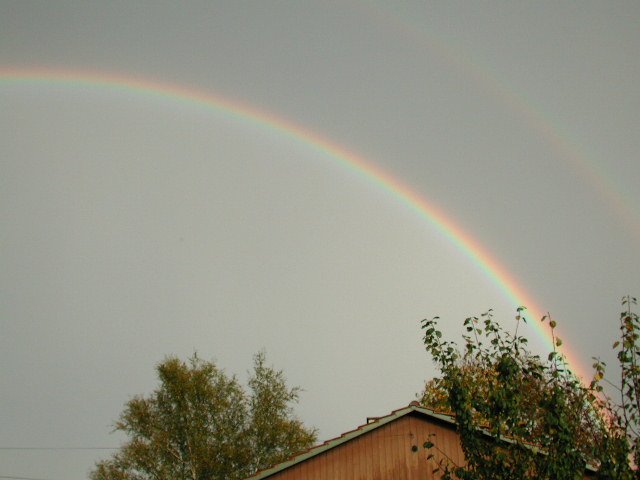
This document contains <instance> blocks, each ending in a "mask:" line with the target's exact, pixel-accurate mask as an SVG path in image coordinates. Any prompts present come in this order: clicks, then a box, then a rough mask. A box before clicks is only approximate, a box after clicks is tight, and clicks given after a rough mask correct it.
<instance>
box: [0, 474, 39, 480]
mask: <svg viewBox="0 0 640 480" xmlns="http://www.w3.org/2000/svg"><path fill="white" fill-rule="evenodd" d="M0 478H7V479H10V480H47V479H46V478H33V477H12V476H11V475H0Z"/></svg>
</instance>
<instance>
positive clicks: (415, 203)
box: [0, 68, 588, 379]
mask: <svg viewBox="0 0 640 480" xmlns="http://www.w3.org/2000/svg"><path fill="white" fill-rule="evenodd" d="M13 83H17V84H21V85H24V84H32V85H34V86H38V85H51V84H56V85H63V86H68V87H69V88H76V87H79V86H84V87H92V88H98V89H108V90H114V91H122V92H134V93H137V94H140V95H145V96H148V97H161V98H173V99H175V100H180V101H183V102H190V103H194V104H198V105H200V106H206V107H208V108H212V109H215V110H218V111H223V112H225V113H227V114H230V115H232V116H234V117H238V118H242V119H245V120H248V121H250V122H253V123H255V124H257V125H260V126H262V127H263V128H266V129H268V130H271V131H273V132H274V133H277V134H279V135H283V136H285V137H288V138H290V139H292V140H294V141H297V142H302V143H304V144H305V145H307V146H308V147H311V148H313V149H315V150H317V151H320V152H322V153H323V154H325V155H326V156H327V157H328V158H330V159H332V160H333V161H335V162H338V163H339V164H340V165H342V166H343V167H344V168H346V169H349V170H352V171H354V172H357V173H358V174H360V175H362V176H364V177H365V178H367V179H368V180H369V181H370V182H371V183H373V184H374V185H376V186H378V187H379V188H381V189H383V190H385V191H387V192H388V193H389V194H390V195H391V196H392V197H394V198H395V199H396V200H397V201H399V202H401V203H403V204H404V205H405V206H406V208H409V209H410V210H412V211H413V212H414V213H415V214H416V215H417V216H418V217H419V218H422V219H424V220H426V221H427V222H429V223H430V224H431V225H432V226H433V227H435V228H436V230H437V231H438V232H439V233H440V234H441V235H443V236H444V237H445V238H446V239H447V240H448V241H449V242H451V243H453V244H454V245H455V246H456V247H457V248H458V249H459V250H460V251H461V252H462V253H463V254H464V255H465V256H467V257H468V258H469V259H470V260H471V261H472V262H473V263H474V264H475V265H477V267H478V268H479V269H480V270H481V271H482V272H483V273H484V275H485V276H486V277H487V278H488V279H490V280H491V281H492V282H493V283H494V284H495V285H496V286H497V287H498V289H499V290H501V291H502V292H503V294H504V295H505V296H506V297H507V298H508V299H509V301H510V302H512V303H513V304H514V308H515V306H517V305H526V306H527V308H528V310H529V312H530V315H529V316H530V317H531V318H532V320H534V321H532V322H531V325H533V328H534V329H535V330H536V332H537V333H538V334H539V335H540V336H541V337H542V338H543V339H544V340H545V342H546V343H547V344H548V346H549V347H551V346H552V340H551V337H550V333H549V331H548V330H547V329H546V328H545V327H544V326H543V325H541V324H540V322H538V319H539V318H540V315H541V313H540V312H542V311H543V310H542V309H541V308H540V307H539V306H538V305H537V302H535V301H534V300H533V298H532V297H531V295H530V294H529V293H528V292H527V291H526V289H525V288H524V287H522V286H521V285H520V284H519V283H518V282H517V281H516V279H515V278H514V277H513V276H512V275H511V274H510V273H509V272H508V271H507V269H506V268H505V267H504V266H503V265H502V264H501V263H500V262H499V261H498V260H497V259H496V258H495V257H494V256H492V255H490V254H489V252H488V251H487V250H486V249H485V248H484V247H483V246H482V245H480V244H479V243H478V242H477V241H476V240H474V238H473V237H472V236H471V235H470V234H469V233H467V232H465V231H464V230H463V229H462V228H461V227H460V226H459V225H457V224H456V223H455V221H454V220H453V219H451V218H450V217H449V216H447V215H446V214H445V213H444V212H443V211H441V210H440V209H438V208H436V207H435V206H434V205H433V204H431V203H430V202H429V201H428V200H427V199H426V198H424V197H423V196H421V195H419V194H418V193H416V192H415V191H414V190H412V189H411V188H410V187H409V186H407V185H406V184H404V183H403V182H401V181H400V180H399V179H397V178H395V177H394V176H392V175H391V174H390V173H389V172H387V171H385V170H384V169H382V168H381V167H379V166H377V165H375V164H374V163H372V162H370V161H368V160H366V159H365V158H363V157H361V156H359V155H357V154H356V153H354V152H352V151H350V150H348V149H346V148H345V147H343V146H341V145H338V144H336V143H334V142H332V141H330V140H329V139H327V138H324V137H322V136H321V135H320V134H318V133H316V132H313V131H311V130H309V129H307V128H305V127H303V126H301V125H297V124H295V123H293V122H290V121H287V120H285V119H283V118H280V117H278V116H276V115H273V114H271V113H269V112H265V111H261V110H259V109H257V108H255V107H252V106H249V105H247V104H244V103H242V102H240V101H237V100H233V101H232V100H229V99H227V98H223V97H220V96H218V95H215V94H212V93H211V92H208V91H204V90H199V89H196V88H192V87H185V86H181V85H177V84H172V83H164V82H158V81H153V80H149V79H145V78H140V77H133V76H125V75H119V74H113V73H103V72H86V71H72V70H58V69H45V68H0V86H1V85H8V84H13ZM563 353H564V354H565V356H566V358H567V360H568V362H569V365H570V366H571V368H572V370H573V371H574V372H575V373H577V374H578V375H579V376H581V377H582V378H584V379H586V378H588V377H587V376H586V375H585V371H584V370H583V369H581V368H580V363H579V362H577V361H576V358H577V356H576V355H575V354H574V353H573V352H572V351H571V349H570V348H567V347H566V344H565V347H564V348H563Z"/></svg>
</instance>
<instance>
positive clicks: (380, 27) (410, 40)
mask: <svg viewBox="0 0 640 480" xmlns="http://www.w3.org/2000/svg"><path fill="white" fill-rule="evenodd" d="M638 51H640V4H638V3H637V2H530V3H524V2H482V3H480V2H477V3H476V2H473V3H472V2H394V3H393V5H391V4H390V3H388V2H368V1H343V2H331V1H297V2H286V1H277V2H276V1H259V2H258V1H256V2H238V1H229V2H129V1H124V2H95V3H94V2H29V1H15V2H8V1H0V69H3V70H4V71H6V70H7V69H9V70H11V69H17V68H26V69H30V68H35V67H39V68H43V67H46V68H49V69H51V70H55V71H59V72H65V71H66V72H89V71H92V72H96V71H100V72H104V73H108V74H118V75H122V76H126V77H131V78H139V79H146V80H149V81H156V82H168V83H174V84H177V85H180V86H182V87H184V88H186V89H190V88H191V89H198V90H200V91H204V92H209V93H211V94H215V95H218V96H219V97H222V98H226V99H229V100H232V101H236V102H241V103H243V104H244V105H248V106H249V107H250V108H256V109H259V110H261V111H263V112H268V113H269V114H271V115H274V116H276V117H278V118H281V119H283V120H286V121H288V122H291V123H293V124H296V125H299V126H302V127H304V128H305V129H307V130H309V131H313V132H316V133H317V134H319V135H321V136H323V137H324V138H326V139H328V140H329V141H331V142H332V143H334V144H338V145H341V146H343V147H345V148H347V149H349V150H350V151H352V152H354V153H357V154H359V155H361V156H362V157H363V158H365V159H367V161H369V162H370V163H371V164H373V165H377V166H380V167H382V168H384V169H385V170H386V171H387V172H389V173H390V174H391V175H393V176H394V177H396V178H397V179H399V180H400V181H402V182H404V183H406V184H407V185H408V186H409V187H411V188H412V189H414V190H415V191H416V192H417V193H419V194H420V195H422V196H423V198H424V199H425V201H427V202H429V203H431V204H433V205H435V206H437V207H438V208H439V209H441V210H442V211H443V212H445V214H446V215H447V216H448V217H449V218H450V219H452V220H453V221H455V222H456V223H457V224H458V225H459V226H461V227H462V228H463V229H464V230H465V231H466V232H467V233H468V234H469V236H470V237H472V238H473V239H474V240H475V241H477V242H478V243H480V244H481V245H483V246H484V247H485V248H486V250H487V251H488V252H490V254H491V256H493V257H494V258H495V259H497V260H498V261H499V262H501V263H502V264H503V265H504V267H505V268H506V269H507V270H508V271H509V272H510V274H511V275H513V277H514V278H515V279H516V281H517V283H518V284H519V285H520V286H521V287H523V288H525V289H526V290H527V291H528V292H529V293H530V294H531V296H532V298H534V299H535V301H536V302H537V303H538V304H539V305H540V306H541V307H543V308H545V309H547V310H549V311H550V312H551V313H552V315H553V316H554V317H555V318H556V319H557V320H558V321H559V323H560V330H561V333H562V336H563V337H564V340H565V342H566V343H567V344H568V345H569V346H570V348H571V349H572V350H573V351H575V352H576V355H577V357H578V359H579V360H580V362H581V364H582V365H585V366H588V365H589V364H590V363H591V362H590V358H591V356H592V355H601V356H605V357H606V358H610V357H611V354H610V352H609V348H610V345H611V343H612V342H613V340H614V339H615V334H616V328H617V318H618V311H619V298H620V297H621V296H622V295H624V294H626V293H631V294H636V295H638V294H640V276H639V274H638V265H639V261H638V248H637V247H638V244H639V242H640V211H639V210H640V209H639V205H640V190H639V189H638V180H639V179H640V162H639V161H638V153H637V152H638V151H640V122H638V110H639V108H638V107H639V106H640V105H639V100H640V91H639V89H638V85H639V84H640V56H639V55H638ZM0 112H1V114H0V128H1V130H0V131H1V132H2V133H1V135H2V141H1V142H0V159H1V160H0V162H1V167H2V170H1V172H2V174H1V175H0V221H1V222H2V226H3V228H2V235H1V237H0V271H2V275H1V276H0V296H1V298H0V300H1V301H0V331H1V335H0V364H1V365H2V369H0V424H1V425H2V428H1V429H0V447H1V449H0V476H2V475H4V476H23V477H34V478H43V479H51V480H62V479H69V480H76V479H81V478H85V477H86V473H87V471H88V470H89V469H90V468H91V466H92V465H93V463H94V462H95V461H96V460H97V459H99V458H102V457H104V456H107V455H109V453H110V452H109V451H107V450H76V449H68V450H12V449H8V448H7V447H55V448H66V447H110V446H117V445H118V444H119V442H120V440H121V438H120V437H118V436H117V435H114V434H110V433H109V432H110V430H111V424H112V422H113V420H114V419H115V418H116V417H117V415H118V413H119V412H120V410H121V408H122V406H123V404H124V402H126V401H127V400H128V399H129V398H130V397H131V396H132V395H134V394H138V393H147V392H150V391H151V390H152V389H153V387H154V385H155V377H154V371H153V367H154V365H155V364H156V363H157V362H159V361H160V360H161V359H162V358H163V357H164V356H165V355H167V354H177V355H179V356H181V357H186V356H188V355H190V354H191V353H193V352H194V351H198V353H199V354H200V356H202V357H204V358H208V359H215V360H216V361H217V362H218V363H219V365H220V366H222V367H224V368H226V369H227V371H229V372H231V373H236V374H238V376H239V377H240V378H244V377H245V375H246V371H247V369H249V368H250V365H251V357H252V355H253V354H254V353H255V352H256V351H258V350H259V349H265V350H266V351H267V356H268V359H269V361H271V362H272V363H274V364H275V365H276V366H277V367H279V368H282V369H284V370H285V372H286V374H287V377H288V379H289V381H290V383H291V384H295V385H300V386H302V387H303V388H304V389H305V392H304V394H303V396H302V400H301V404H300V405H299V408H298V413H299V415H300V417H301V418H302V419H303V420H304V421H305V422H306V423H308V424H310V425H314V426H317V427H318V428H319V430H320V438H321V439H322V440H324V439H326V438H329V437H331V436H334V435H337V434H339V433H341V432H343V431H346V430H349V429H351V428H354V427H355V426H357V425H359V424H361V423H363V422H364V419H365V417H366V416H372V415H382V414H385V413H387V412H389V411H390V410H392V409H394V408H398V407H401V406H403V405H406V404H407V403H408V402H409V401H411V400H412V399H413V396H414V394H415V393H416V392H417V391H419V390H420V388H421V384H422V382H423V381H424V380H425V379H426V378H429V377H430V376H432V375H433V374H434V369H433V367H432V365H431V362H430V360H429V358H428V357H427V356H426V354H425V353H424V351H423V349H422V347H421V341H420V336H421V334H420V330H419V320H420V319H421V318H424V317H430V316H434V315H439V316H441V317H442V318H443V322H444V324H443V327H444V329H445V331H446V333H447V334H448V335H451V336H452V337H454V338H455V337H457V336H458V335H459V334H460V331H461V328H460V324H461V322H462V320H463V319H464V318H465V317H467V316H470V315H474V314H479V313H482V312H483V311H485V310H486V309H488V308H494V310H495V311H496V314H497V316H498V317H499V318H500V319H502V320H503V322H504V325H505V327H507V328H508V327H509V326H510V325H511V322H512V321H513V320H512V319H513V315H514V310H515V307H516V306H517V305H514V304H513V301H512V300H511V299H509V298H507V297H506V296H505V295H504V293H503V292H502V291H501V290H500V289H499V288H498V286H497V285H496V284H495V282H493V281H492V280H491V278H490V276H488V275H487V274H486V273H485V272H484V271H483V270H482V269H481V268H479V266H478V265H477V263H474V262H473V261H471V260H470V259H469V258H468V257H467V256H465V255H464V254H463V253H462V252H461V251H460V249H459V248H458V247H457V246H456V245H454V244H453V243H452V242H451V241H449V240H447V239H446V238H445V237H444V236H443V235H442V234H441V233H440V232H439V231H438V230H437V229H436V228H435V227H434V226H433V225H432V224H430V223H429V222H428V221H426V220H425V219H424V218H421V217H420V216H418V215H416V214H415V212H413V211H412V210H410V209H409V208H407V206H406V205H405V204H403V203H402V202H401V201H400V200H399V199H398V197H397V196H394V195H393V194H391V193H389V192H388V191H385V190H384V189H382V188H381V187H380V186H377V185H375V184H374V183H372V182H371V181H369V180H367V179H366V178H364V176H363V175H362V174H358V173H357V172H353V171H351V170H349V169H347V168H345V167H344V166H343V165H340V164H339V163H336V162H335V161H334V159H332V158H331V157H330V156H329V155H327V154H323V153H322V152H319V151H318V150H317V149H315V148H313V147H312V146H310V145H309V144H308V143H305V142H304V141H296V140H293V139H292V138H290V137H287V136H286V135H283V134H279V133H277V132H275V131H273V130H270V129H268V128H265V127H264V126H260V125H258V124H256V123H252V122H250V121H248V120H246V119H242V118H237V117H232V116H230V115H228V114H225V113H224V112H221V111H219V110H218V111H216V110H214V109H209V108H203V107H202V106H197V105H195V104H189V103H187V102H181V101H178V100H176V99H171V98H168V97H162V96H160V97H158V96H155V97H154V96H149V95H142V94H134V93H132V92H123V91H116V90H113V89H107V88H100V87H89V86H80V85H77V84H76V85H74V84H73V83H69V84H67V85H55V84H53V83H46V82H41V83H38V84H29V83H27V82H18V83H15V82H7V81H6V79H5V81H3V80H2V78H1V77H0ZM528 333H529V335H531V336H532V337H534V338H536V341H534V348H537V349H540V348H542V342H540V341H539V337H538V336H537V333H535V331H534V330H533V329H531V328H530V329H529V330H528Z"/></svg>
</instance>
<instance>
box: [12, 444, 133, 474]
mask: <svg viewBox="0 0 640 480" xmlns="http://www.w3.org/2000/svg"><path fill="white" fill-rule="evenodd" d="M119 449H120V447H0V450H119ZM0 478H4V477H2V476H1V475H0Z"/></svg>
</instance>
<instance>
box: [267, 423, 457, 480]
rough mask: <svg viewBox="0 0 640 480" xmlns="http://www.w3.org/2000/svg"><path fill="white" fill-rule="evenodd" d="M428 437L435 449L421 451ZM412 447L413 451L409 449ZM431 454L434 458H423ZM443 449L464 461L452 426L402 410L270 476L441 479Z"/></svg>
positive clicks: (280, 479) (277, 479) (278, 479)
mask: <svg viewBox="0 0 640 480" xmlns="http://www.w3.org/2000/svg"><path fill="white" fill-rule="evenodd" d="M427 440H430V441H431V442H433V443H434V444H435V445H436V447H437V448H436V447H434V448H432V449H431V450H429V451H427V450H425V449H424V447H423V444H424V443H425V442H426V441H427ZM413 446H416V447H417V451H415V452H414V451H413V450H412V447H413ZM438 449H440V450H441V452H439V451H438ZM429 453H433V454H435V458H434V459H431V460H427V455H428V454H429ZM443 454H446V455H447V456H448V457H450V458H451V459H452V460H453V461H454V462H456V464H458V465H461V464H463V463H464V456H463V453H462V448H461V446H460V442H459V441H458V436H457V434H456V432H455V430H453V428H452V427H450V426H444V425H443V426H441V425H439V424H436V423H432V422H431V421H427V420H425V419H423V418H420V417H418V416H413V415H406V416H404V417H401V418H400V419H398V420H396V421H393V422H390V423H388V424H387V425H384V426H382V427H380V428H378V429H376V430H374V431H372V432H369V433H366V434H363V435H362V436H360V437H357V438H355V439H353V440H351V441H349V442H346V443H344V444H342V445H340V446H338V447H335V448H333V449H331V450H328V451H326V452H324V453H321V454H319V455H317V456H315V457H313V458H310V459H308V460H307V461H305V462H302V463H300V464H298V465H294V466H293V467H290V468H288V469H286V470H283V471H281V472H278V473H276V474H274V475H272V476H270V477H269V480H294V479H295V480H301V479H305V480H359V479H367V480H391V479H393V480H418V479H420V480H430V479H434V478H440V475H439V474H433V473H432V472H433V469H434V468H435V467H436V466H437V463H436V462H437V460H438V459H439V458H442V457H443Z"/></svg>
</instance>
